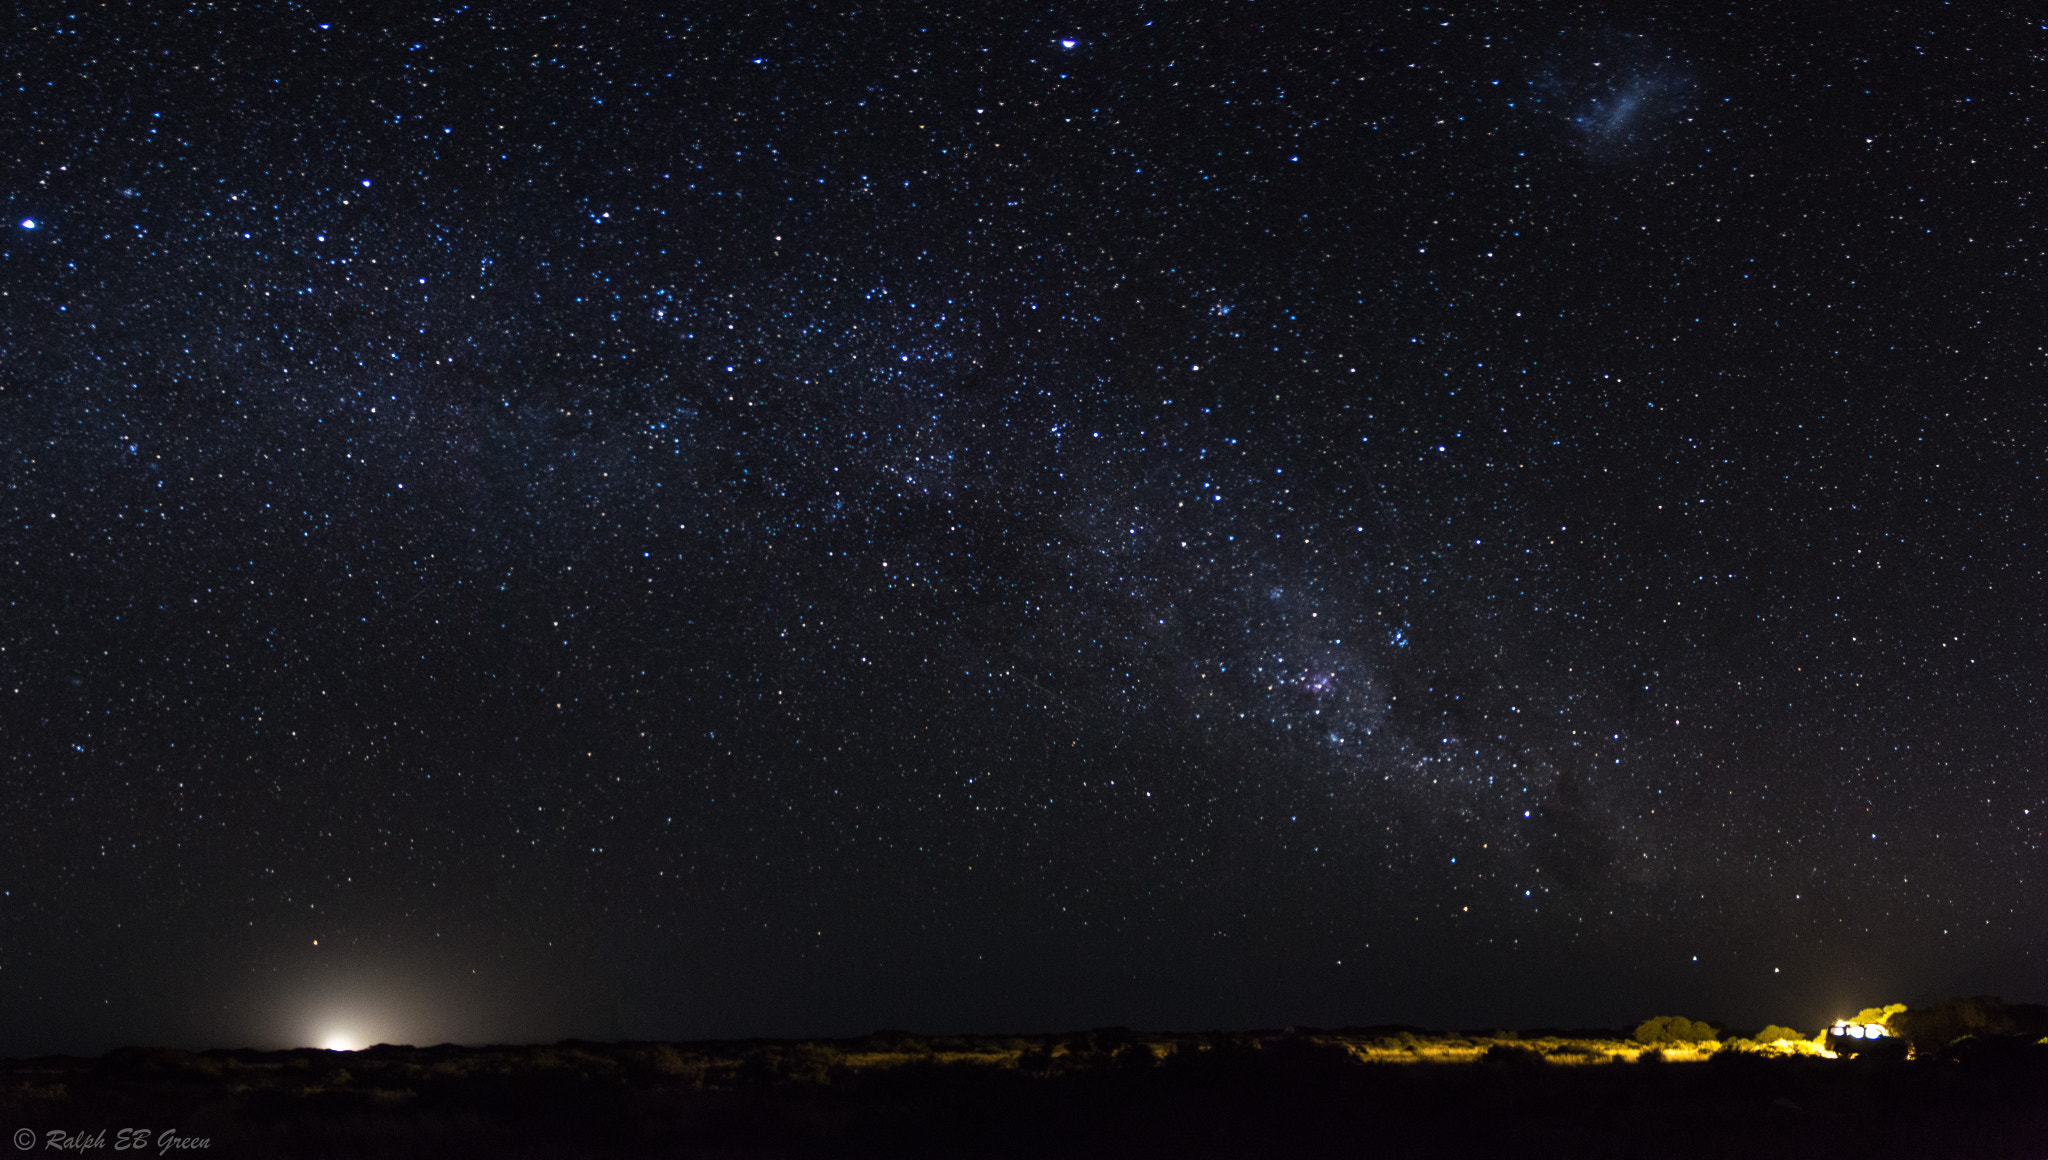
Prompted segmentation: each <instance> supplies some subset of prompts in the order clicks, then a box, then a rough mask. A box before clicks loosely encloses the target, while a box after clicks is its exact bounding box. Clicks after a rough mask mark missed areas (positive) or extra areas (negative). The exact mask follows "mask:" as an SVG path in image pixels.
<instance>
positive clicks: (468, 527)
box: [0, 4, 2048, 1055]
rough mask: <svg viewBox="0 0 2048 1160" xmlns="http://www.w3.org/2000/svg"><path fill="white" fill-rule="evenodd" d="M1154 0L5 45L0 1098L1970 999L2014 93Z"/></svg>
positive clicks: (1737, 23) (1998, 528) (2014, 237)
mask: <svg viewBox="0 0 2048 1160" xmlns="http://www.w3.org/2000/svg"><path fill="white" fill-rule="evenodd" d="M1198 7H1199V8H1200V11H1199V12H1198V11H1196V10H1195V9H1174V10H1172V11H1171V12H1168V11H1167V10H1165V9H1161V10H1158V11H1153V10H1151V9H1148V8H1143V7H1142V6H1141V7H1128V6H1127V7H1126V8H1119V9H1114V10H1113V9H1110V8H1098V9H1090V10H1089V11H1087V12H1085V13H1084V12H1080V11H1079V10H1075V11H1067V10H1066V9H1062V8H1054V9H1047V10H1043V11H1036V12H1027V11H1024V10H1021V9H1019V8H1017V7H1016V6H1014V5H1009V6H1005V5H987V6H980V7H979V8H977V9H975V10H973V11H967V10H962V11H958V12H948V13H939V12H935V11H932V10H929V9H927V8H924V7H918V6H908V5H895V6H890V5H884V6H881V7H879V8H877V7H867V8H862V9H861V10H860V11H858V12H839V11H833V10H829V9H819V8H812V7H804V6H768V7H762V6H759V5H752V6H718V5H710V6H705V5H698V6H694V7H691V8H688V9H684V10H676V11H667V12H663V11H656V10H651V9H641V8H635V9H634V10H633V11H631V12H625V13H596V12H577V11H571V12H563V13H549V14H536V13H534V12H528V11H526V10H519V11H512V10H507V9H497V8H492V7H490V6H484V7H476V6H468V7H461V6H428V7H425V8H420V9H418V10H416V11H415V12H412V13H408V14H407V15H405V16H404V18H403V19H402V20H401V21H399V22H398V23H393V24H389V25H380V24H377V23H375V22H373V21H372V20H371V18H369V17H367V16H359V15H352V14H348V13H341V14H339V15H336V16H334V17H332V18H329V19H314V18H312V17H310V16H308V15H306V14H305V13H304V12H302V11H300V10H297V9H292V8H289V7H285V8H279V7H276V6H261V5H258V6H240V7H235V6H230V7H229V8H226V9H221V10H214V9H207V10H204V11H195V12H184V13H168V14H159V15H154V16H145V15H143V14H139V13H132V12H131V13H118V12H115V11H114V10H104V11H102V10H91V11H84V10H81V11H79V12H76V13H72V12H68V11H62V10H58V9H48V10H47V11H43V12H41V13H39V14H38V13H31V14H27V15H24V16H23V18H22V22H21V29H23V30H25V31H18V32H17V34H16V37H15V44H14V48H13V50H12V59H13V61H14V65H13V69H14V71H16V72H17V73H18V74H19V76H18V78H17V79H16V80H15V81H14V89H15V93H14V95H15V100H16V115H15V116H14V117H13V118H12V120H11V123H12V125H13V127H12V128H9V129H6V130H4V131H0V140H4V142H5V145H4V149H5V153H6V156H7V158H8V160H9V162H10V165H9V167H8V169H9V171H10V172H11V173H13V174H14V175H15V176H14V178H13V180H12V182H11V183H10V184H8V185H6V186H4V187H0V197H4V200H5V207H6V208H7V210H8V211H9V213H10V214H11V216H10V217H7V218H0V220H6V221H13V222H16V223H18V228H15V229H13V230H11V231H9V232H8V233H7V234H6V238H5V245H4V246H0V291H4V293H0V465H4V467H0V475H4V479H0V483H4V487H0V548H4V554H0V559H4V560H5V561H6V567H7V575H8V577H9V580H8V584H7V586H6V591H5V593H4V605H0V737H4V741H5V744H4V745H0V802H4V805H5V807H6V814H5V816H6V818H7V827H8V828H7V833H8V840H7V842H6V843H5V844H4V847H0V999H4V1002H0V1013H4V1014H0V1054H4V1055H26V1054H31V1053H36V1052H45V1051H77V1052H87V1051H99V1050H104V1049H106V1048H110V1047H113V1046H116V1045H119V1044H126V1043H163V1044H174V1045H182V1046H189V1047H229V1046H243V1045H249V1046H293V1045H305V1046H315V1047H317V1046H322V1045H324V1044H327V1043H329V1042H333V1043H349V1044H357V1045H362V1044H367V1043H372V1042H377V1041H379V1040H389V1041H392V1042H410V1043H418V1044H431V1043H436V1042H441V1041H453V1042H461V1043H488V1042H510V1041H547V1040H553V1039H559V1038H564V1037H583V1038H590V1039H622V1038H635V1039H697V1038H709V1037H743V1036H771V1035H772V1036H792V1037H797V1036H823V1037H834V1036H853V1035H858V1034H862V1033H865V1032H868V1031H871V1030H873V1029H875V1028H882V1027H900V1028H906V1029H910V1030H914V1031H919V1032H928V1033H935V1034H936V1033H948V1032H985V1033H1000V1032H1011V1031H1015V1032H1026V1031H1056V1030H1064V1029H1074V1028H1088V1027H1101V1026H1116V1025H1121V1026H1128V1027H1137V1028H1149V1029H1159V1030H1199V1029H1204V1028H1211V1027H1235V1028H1245V1027H1283V1026H1288V1025H1312V1026H1324V1027H1338V1026H1346V1025H1351V1026H1358V1025H1371V1024H1389V1023H1404V1024H1414V1025H1421V1026H1430V1027H1445V1028H1459V1027H1465V1028H1473V1027H1507V1028H1532V1027H1540V1026H1555V1027H1598V1026H1607V1027H1620V1026H1629V1025H1633V1024H1635V1023H1636V1022H1638V1021H1640V1020H1642V1019H1644V1018H1647V1017H1649V1016H1652V1015H1669V1014H1678V1015H1684V1016H1687V1017H1689V1018H1694V1019H1702V1020H1704V1019H1717V1020H1722V1021H1726V1022H1728V1023H1732V1024H1735V1025H1738V1026H1762V1025H1764V1024H1766V1023H1775V1024H1785V1025H1790V1026H1796V1027H1802V1028H1818V1027H1821V1026H1825V1025H1828V1024H1830V1023H1831V1022H1832V1021H1834V1020H1836V1019H1840V1018H1843V1017H1845V1016H1846V1015H1847V1014H1849V1013H1853V1012H1855V1011H1857V1010H1860V1009H1862V1008H1866V1007H1871V1006H1874V1005H1882V1004H1885V1003H1890V1002H1894V1001H1901V1002H1910V1003H1914V1004H1916V1005H1920V1004H1926V1003H1929V1002H1932V1001H1934V1000H1936V999H1939V998H1941V997H1943V996H1946V995H1953V994H2003V995H2005V996H2007V997H2009V998H2012V999H2015V1000H2026V999H2030V998H2039V997H2040V996H2041V995H2042V993H2043V986H2042V982H2041V980H2042V968H2043V962H2042V960H2043V956H2044V955H2048V942H2044V934H2043V927H2042V925H2041V923H2039V922H2038V921H2037V917H2038V915H2039V914H2040V913H2041V912H2042V904H2043V902H2044V899H2043V895H2042V889H2043V886H2042V884H2043V882H2044V880H2048V879H2044V875H2043V871H2044V867H2043V864H2042V855H2041V849H2040V845H2041V828H2040V827H2041V825H2042V822H2043V821H2044V820H2048V794H2044V791H2043V788H2042V787H2043V784H2044V783H2043V780H2042V777H2041V770H2040V762H2041V754H2042V752H2043V740H2044V735H2048V716H2044V714H2043V712H2042V709H2041V706H2040V704H2039V693H2038V690H2039V689H2041V688H2042V687H2043V684H2044V680H2048V670H2044V658H2048V632H2044V625H2043V617H2042V613H2041V610H2042V609H2043V608H2048V599H2044V597H2048V591H2044V583H2048V581H2044V577H2048V563H2044V559H2043V552H2042V548H2043V544H2042V537H2041V535H2040V533H2039V531H2038V530H2037V529H2036V527H2035V524H2036V523H2037V522H2038V521H2037V520H2036V519H2035V518H2034V516H2033V512H2034V510H2035V509H2036V508H2037V507H2038V506H2039V505H2040V501H2041V499H2042V483H2041V479H2040V465H2041V463H2042V462H2044V454H2048V447H2044V446H2043V443H2044V431H2048V425H2044V421H2043V420H2044V414H2043V410H2042V406H2041V399H2042V396H2041V392H2040V382H2041V377H2042V374H2043V359H2044V357H2048V356H2044V354H2043V347H2042V340H2041V337H2040V314H2041V312H2040V309H2039V302H2040V294H2039V286H2040V278H2041V274H2042V271H2041V261H2042V253H2043V245H2044V240H2048V235H2044V233H2043V227H2042V223H2041V210H2042V207H2043V206H2044V205H2048V197H2044V196H2043V190H2042V189H2041V186H2042V184H2043V177H2042V171H2041V166H2040V153H2039V150H2038V148H2037V146H2038V141H2037V140H2036V138H2037V137H2038V132H2037V125H2036V122H2035V121H2030V120H2029V119H2028V118H2030V117H2037V114H2036V113H2035V111H2034V110H2033V109H2032V107H2031V105H2030V104H2029V103H2028V101H2029V99H2030V98H2029V97H2028V96H2027V94H2028V93H2030V92H2031V90H2030V89H2029V88H2028V87H2027V86H2028V84H2029V83H2031V82H2028V81H2025V80H2024V79H2022V78H2024V77H2031V76H2032V75H2033V74H2034V72H2035V71H2037V65H2036V63H2035V62H2034V61H2033V60H2032V59H2031V58H2030V56H2029V54H2030V53H2032V54H2035V55H2038V53H2039V52H2040V51H2042V50H2043V49H2044V48H2048V45H2044V42H2043V39H2042V38H2043V37H2044V36H2048V33H2044V32H2043V31H2042V30H2041V29H2040V28H2039V27H2038V22H2032V23H2030V22H2028V21H2024V20H2020V19H2018V18H2017V17H2013V16H2010V15H2009V14H1997V13H1987V14H1954V13H1951V14H1947V15H1944V16H1943V17H1942V18H1941V21H1940V22H1939V23H1929V22H1927V21H1922V20H1920V19H1919V18H1917V17H1912V16H1910V15H1908V14H1901V13H1893V14H1871V15H1870V16H1869V19H1867V20H1865V19H1861V18H1859V20H1858V21H1857V22H1856V24H1855V27H1853V28H1852V27H1847V26H1844V25H1841V24H1840V23H1838V22H1834V21H1831V20H1829V19H1827V18H1826V15H1825V14H1818V13H1806V12H1803V11H1799V10H1796V6H1792V8H1791V9H1789V10H1788V6H1784V5H1774V6H1764V5H1757V6H1752V7H1749V8H1744V9H1740V10H1718V9H1717V10H1715V11H1714V12H1712V13H1704V12H1687V13H1681V12H1678V11H1677V10H1671V11H1669V12H1660V13H1658V14H1654V15H1655V19H1650V18H1649V17H1645V18H1644V19H1643V20H1642V21H1641V22H1639V23H1630V24H1627V25H1626V26H1624V25H1622V24H1620V23H1616V22H1608V23H1593V22H1590V21H1560V20H1558V19H1556V18H1555V17H1551V16H1543V15H1541V14H1534V13H1529V14H1517V13H1515V12H1508V11H1502V12H1497V13H1492V14H1477V13H1473V12H1471V11H1469V10H1466V9H1443V10H1437V9H1430V8H1416V9H1412V10H1405V11H1401V12H1385V13H1382V12H1378V11H1367V10H1365V9H1363V8H1358V7H1357V6H1353V9H1349V10H1337V9H1331V10H1327V11H1324V10H1315V11H1311V10H1299V11H1289V12H1286V13H1282V12H1281V11H1280V10H1279V9H1273V10H1272V11H1270V12H1269V11H1267V10H1266V9H1265V8H1264V7H1253V6H1240V5H1230V4H1220V5H1207V4H1203V5H1198ZM2030 126H2035V127H2030Z"/></svg>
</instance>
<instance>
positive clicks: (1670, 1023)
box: [1634, 1015, 1720, 1047]
mask: <svg viewBox="0 0 2048 1160" xmlns="http://www.w3.org/2000/svg"><path fill="white" fill-rule="evenodd" d="M1719 1035H1720V1033H1719V1032H1717V1031H1715V1030H1714V1029H1713V1027H1712V1026H1710V1025H1708V1024H1705V1023H1696V1022H1694V1021H1693V1020H1691V1019H1687V1018H1686V1017H1685V1016H1683V1015H1659V1016H1657V1017H1656V1018H1654V1019H1645V1020H1643V1021H1642V1022H1641V1023H1639V1024H1637V1025H1636V1029H1635V1034H1634V1038H1635V1041H1636V1042H1637V1043H1642V1044H1647V1045H1649V1046H1651V1047H1658V1046H1662V1045H1664V1044H1686V1043H1704V1042H1706V1041H1707V1040H1710V1039H1716V1038H1719Z"/></svg>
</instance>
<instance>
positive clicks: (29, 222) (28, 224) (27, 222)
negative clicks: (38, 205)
mask: <svg viewBox="0 0 2048 1160" xmlns="http://www.w3.org/2000/svg"><path fill="white" fill-rule="evenodd" d="M21 228H22V229H25V230H32V229H34V228H36V219H34V218H23V219H21Z"/></svg>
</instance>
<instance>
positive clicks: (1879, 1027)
mask: <svg viewBox="0 0 2048 1160" xmlns="http://www.w3.org/2000/svg"><path fill="white" fill-rule="evenodd" d="M1885 1034H1886V1032H1885V1029H1884V1024H1882V1023H1865V1024H1864V1025H1863V1038H1865V1039H1883V1038H1884V1037H1885Z"/></svg>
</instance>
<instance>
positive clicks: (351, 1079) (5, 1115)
mask: <svg viewBox="0 0 2048 1160" xmlns="http://www.w3.org/2000/svg"><path fill="white" fill-rule="evenodd" d="M124 1129H128V1130H130V1131H129V1132H127V1133H124V1132H123V1130H124ZM136 1129H141V1130H143V1131H144V1132H145V1133H146V1135H140V1136H138V1135H136V1134H135V1132H134V1131H133V1130H136ZM166 1129H170V1130H171V1131H172V1133H173V1134H172V1135H170V1136H169V1137H168V1139H169V1141H170V1146H169V1147H168V1148H167V1147H166V1145H165V1139H166V1137H165V1130H166ZM0 1131H4V1133H5V1134H6V1135H8V1136H9V1137H12V1140H11V1143H12V1144H13V1145H14V1146H15V1147H16V1148H20V1145H21V1144H23V1143H27V1144H28V1145H29V1147H27V1148H22V1149H20V1150H19V1151H17V1152H16V1153H15V1154H17V1155H32V1154H36V1153H43V1152H54V1151H62V1152H68V1153H70V1154H79V1155H101V1156H107V1155H112V1154H114V1153H115V1152H117V1151H123V1152H133V1151H136V1150H137V1148H136V1145H146V1147H147V1152H148V1154H150V1155H170V1154H178V1155H185V1156H199V1155H204V1156H266V1157H268V1156H378V1157H425V1156H433V1157H468V1156H474V1157H494V1158H501V1157H539V1156H646V1155H668V1156H703V1157H734V1158H740V1157H748V1158H751V1157H825V1156H831V1157H841V1156H852V1157H865V1156H873V1157H885V1156H886V1157H921V1156H931V1157H941V1156H943V1157H982V1156H986V1157H1041V1156H1047V1157H1050V1156H1118V1157H1144V1156H1161V1157H1167V1156H1171V1157H1176V1158H1186V1157H1212V1156H1213V1157H1223V1156H1231V1157H1236V1156H1262V1157H1263V1156H1503V1157H1505V1156H1515V1157H1524V1156H1559V1157H1564V1156H1569V1157H1743V1158H1750V1157H1781V1156H1782V1157H1800V1158H1802V1160H1810V1158H1811V1157H1814V1156H1834V1157H1884V1156H1916V1157H1917V1156H1943V1157H1957V1156H1967V1157H2014V1158H2020V1157H2025V1158H2030V1160H2041V1158H2048V1047H2043V1046H2041V1045H2038V1044H2034V1043H2030V1042H2024V1041H2014V1042H2008V1043H2002V1044H2001V1043H1986V1044H1983V1045H1981V1046H1980V1048H1979V1049H1978V1050H1976V1051H1974V1052H1971V1053H1965V1054H1964V1055H1963V1056H1962V1057H1961V1058H1952V1059H1944V1060H1942V1061H1939V1062H1905V1061H1885V1062H1869V1061H1863V1060H1831V1059H1821V1058H1812V1057H1804V1058H1802V1057H1793V1058H1771V1057H1762V1056H1755V1055H1736V1054H1732V1053H1729V1054H1724V1055H1721V1056H1717V1057H1715V1058H1712V1059H1709V1060H1706V1061H1704V1062H1673V1061H1660V1060H1656V1059H1649V1060H1645V1061H1642V1062H1625V1061H1620V1060H1616V1061H1613V1062H1584V1061H1579V1062H1571V1063H1565V1062H1559V1061H1558V1060H1557V1059H1555V1058H1553V1059H1546V1058H1545V1057H1544V1056H1543V1055H1542V1054H1539V1053H1538V1052H1536V1051H1533V1050H1529V1049H1526V1048H1521V1047H1514V1046H1509V1045H1498V1046H1495V1047H1494V1048H1492V1049H1491V1050H1489V1051H1488V1053H1487V1054H1486V1056H1485V1057H1484V1058H1482V1059H1480V1060H1477V1061H1474V1062H1457V1063H1441V1062H1412V1063H1392V1062H1373V1061H1368V1060H1366V1059H1362V1058H1361V1057H1360V1053H1359V1052H1356V1051H1354V1050H1353V1049H1352V1047H1351V1046H1347V1043H1346V1041H1345V1039H1344V1038H1342V1037H1338V1036H1322V1035H1313V1034H1282V1035H1210V1036H1178V1037H1166V1036H1149V1037H1148V1036H1137V1035H1131V1034H1129V1033H1120V1032H1098V1033H1089V1034H1087V1035H1081V1036H1065V1037H1059V1038H1056V1039H1030V1040H1019V1039H985V1040H984V1039H974V1040H969V1039H951V1040H929V1039H927V1040H920V1039H914V1038H911V1037H907V1036H895V1037H888V1036H883V1037H870V1038H869V1039H868V1040H863V1041H851V1042H839V1043H787V1042H754V1043H726V1044H678V1045H666V1044H593V1043H562V1044H556V1045H553V1046H548V1047H492V1048H465V1047H453V1046H442V1047H433V1048H409V1047H376V1048H371V1049H369V1050H367V1051H360V1052H353V1053H340V1052H325V1051H312V1050H299V1051H285V1052H255V1051H217V1052H203V1053H191V1052H181V1051H169V1050H156V1049H137V1048H128V1049H123V1050H121V1051H117V1052H113V1053H111V1054H109V1055H107V1056H105V1057H102V1058H100V1059H96V1060H94V1059H74V1058H46V1059H37V1060H15V1061H6V1062H0ZM52 1131H60V1132H64V1133H71V1134H72V1135H70V1136H69V1137H68V1138H58V1139H53V1138H52V1137H51V1136H50V1133H51V1132H52ZM23 1133H26V1134H23ZM31 1137H32V1138H31ZM96 1139H97V1146H94V1145H95V1140H96ZM201 1141H204V1144H201V1143H200V1142H201ZM181 1142H182V1143H183V1144H184V1145H185V1147H184V1148H182V1149H181V1148H180V1147H178V1145H179V1144H180V1143H181ZM64 1144H68V1145H69V1146H68V1147H59V1146H58V1145H64ZM124 1144H125V1145H128V1147H126V1148H123V1147H122V1145H124Z"/></svg>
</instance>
